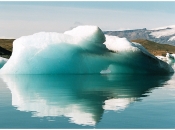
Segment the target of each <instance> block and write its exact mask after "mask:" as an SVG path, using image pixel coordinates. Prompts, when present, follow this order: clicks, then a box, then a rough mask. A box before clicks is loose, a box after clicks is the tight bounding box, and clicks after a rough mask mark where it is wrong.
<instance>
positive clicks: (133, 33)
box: [104, 25, 175, 46]
mask: <svg viewBox="0 0 175 130" xmlns="http://www.w3.org/2000/svg"><path fill="white" fill-rule="evenodd" d="M104 33H105V34H108V35H113V36H119V37H126V38H127V39H129V40H135V39H147V40H150V41H154V42H157V43H161V44H170V45H174V46H175V25H171V26H166V27H159V28H155V29H149V30H148V29H146V28H144V29H136V30H124V31H105V32H104Z"/></svg>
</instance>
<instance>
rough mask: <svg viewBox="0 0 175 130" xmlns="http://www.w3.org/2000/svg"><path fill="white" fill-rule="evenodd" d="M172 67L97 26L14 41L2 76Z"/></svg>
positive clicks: (159, 70) (158, 70) (166, 69)
mask: <svg viewBox="0 0 175 130" xmlns="http://www.w3.org/2000/svg"><path fill="white" fill-rule="evenodd" d="M171 72H174V70H173V68H172V67H171V66H170V65H169V64H167V63H166V62H164V61H162V60H159V59H158V58H157V57H155V56H153V55H152V54H150V53H149V52H148V51H147V50H146V49H145V48H144V47H143V46H141V45H140V44H138V43H132V42H129V41H128V40H127V39H126V38H119V37H116V36H108V35H104V34H103V32H102V30H101V29H100V28H99V27H97V26H88V25H86V26H78V27H76V28H74V29H72V30H70V31H66V32H64V33H56V32H39V33H36V34H33V35H29V36H23V37H21V38H18V39H16V40H15V41H14V42H13V53H12V56H11V57H10V59H9V60H8V62H7V63H6V64H5V65H4V66H3V67H2V69H1V70H0V73H1V74H109V73H112V74H114V73H171Z"/></svg>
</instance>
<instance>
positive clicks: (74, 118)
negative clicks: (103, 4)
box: [1, 74, 171, 126]
mask: <svg viewBox="0 0 175 130" xmlns="http://www.w3.org/2000/svg"><path fill="white" fill-rule="evenodd" d="M1 77H2V79H3V80H4V82H5V83H6V84H7V86H8V88H9V89H10V91H11V93H12V105H13V106H15V107H17V109H18V110H20V111H26V112H32V116H33V117H47V116H52V117H57V116H64V117H68V118H69V120H70V122H72V123H76V124H79V125H91V126H94V125H95V124H96V123H97V122H99V121H100V119H101V118H102V115H103V113H104V111H105V110H115V111H118V110H123V109H125V108H126V107H128V106H129V104H130V103H132V102H134V101H137V100H139V98H140V97H143V96H147V95H146V93H148V92H149V91H150V90H151V89H153V88H155V87H160V86H163V85H164V84H165V83H166V81H168V80H169V79H170V78H171V76H170V75H168V76H156V75H124V74H123V75H2V76H1Z"/></svg>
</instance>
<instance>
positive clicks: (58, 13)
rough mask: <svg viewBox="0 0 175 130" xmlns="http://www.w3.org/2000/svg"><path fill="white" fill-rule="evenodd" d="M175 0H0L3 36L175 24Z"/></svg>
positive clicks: (0, 36) (155, 26)
mask: <svg viewBox="0 0 175 130" xmlns="http://www.w3.org/2000/svg"><path fill="white" fill-rule="evenodd" d="M174 12H175V1H170V2H165V1H159V2H158V1H155V2H151V1H145V2H143V1H135V2H131V1H124V2H122V1H111V2H107V1H96V2H93V1H91V2H90V1H86V2H82V1H76V2H73V1H67V2H64V1H53V2H48V1H44V2H42V1H39V2H36V1H31V2H25V1H20V2H15V1H12V2H10V1H8V2H5V1H0V38H19V37H21V36H24V35H32V34H34V33H37V32H41V31H45V32H58V33H63V32H64V31H67V30H70V29H72V28H74V27H76V26H79V25H96V26H98V27H100V28H101V29H102V30H103V31H107V30H108V31H109V30H112V31H114V30H130V29H140V28H147V29H152V28H157V27H161V26H169V25H175V13H174Z"/></svg>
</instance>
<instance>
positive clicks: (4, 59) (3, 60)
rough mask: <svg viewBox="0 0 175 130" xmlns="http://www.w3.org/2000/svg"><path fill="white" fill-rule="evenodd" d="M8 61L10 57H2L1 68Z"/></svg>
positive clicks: (0, 59) (0, 58)
mask: <svg viewBox="0 0 175 130" xmlns="http://www.w3.org/2000/svg"><path fill="white" fill-rule="evenodd" d="M7 61H8V59H6V58H2V57H0V68H2V67H3V66H4V64H5V63H6V62H7Z"/></svg>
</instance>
